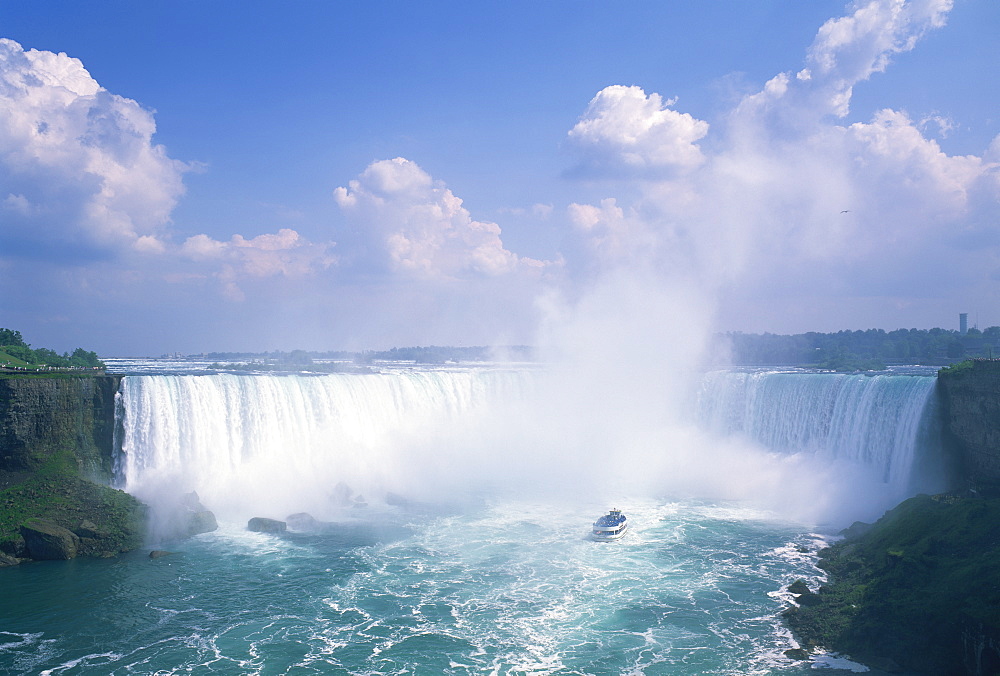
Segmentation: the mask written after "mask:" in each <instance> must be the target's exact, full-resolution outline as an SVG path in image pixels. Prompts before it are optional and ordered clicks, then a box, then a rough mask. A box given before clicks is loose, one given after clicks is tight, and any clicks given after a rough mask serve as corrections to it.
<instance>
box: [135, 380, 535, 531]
mask: <svg viewBox="0 0 1000 676" xmlns="http://www.w3.org/2000/svg"><path fill="white" fill-rule="evenodd" d="M530 375H531V374H530V372H528V371H520V372H519V371H513V370H499V369H496V370H492V369H474V370H464V371H460V370H456V371H447V370H420V371H418V370H408V371H393V372H388V373H377V374H332V375H322V376H297V375H231V374H220V375H152V376H126V377H124V378H123V379H122V385H121V389H120V392H119V408H118V415H119V417H120V419H119V421H118V424H117V427H118V436H119V442H118V443H119V449H120V450H119V458H118V462H117V463H116V468H117V472H118V476H117V481H118V484H119V485H120V486H121V487H122V488H123V489H125V490H126V491H128V492H130V493H132V494H134V495H137V496H139V497H140V498H142V499H144V500H147V501H150V502H156V500H157V496H158V495H161V494H164V495H165V494H168V493H173V494H176V493H178V492H187V491H191V490H194V491H197V492H198V493H199V495H200V496H201V497H202V499H203V500H204V501H205V503H206V504H212V505H213V507H214V508H216V509H220V505H221V506H222V507H221V508H222V509H224V508H225V505H230V506H232V507H233V508H234V510H236V511H240V510H241V509H250V510H251V511H252V509H257V508H264V507H266V506H268V505H272V506H273V508H274V509H275V510H278V509H279V508H284V507H283V505H285V504H289V503H290V502H291V500H290V499H291V498H292V497H293V496H294V498H295V500H297V503H296V504H304V505H307V506H311V507H312V509H317V510H320V511H322V509H323V505H324V504H327V503H329V502H330V500H331V496H333V495H334V494H335V493H336V490H338V489H336V487H337V486H338V484H340V485H341V486H342V487H343V486H345V485H346V486H349V487H350V489H351V490H352V491H353V492H354V493H355V494H360V495H364V492H365V491H373V490H378V491H379V492H380V494H384V493H385V491H387V490H399V489H400V487H402V486H404V485H407V484H410V485H412V484H413V482H414V480H415V479H416V478H426V479H427V481H432V477H430V475H431V474H433V471H434V470H437V469H440V467H438V465H439V464H441V463H444V462H446V461H447V459H446V458H445V457H444V456H443V455H440V451H442V450H443V449H442V448H440V445H442V444H444V443H445V439H446V437H447V435H448V433H449V431H450V430H451V431H453V430H455V429H459V428H461V429H467V427H468V426H469V424H470V421H471V420H472V419H474V418H475V417H476V416H478V415H480V414H481V413H482V411H483V410H485V409H487V408H489V407H490V406H491V405H493V406H496V405H499V404H501V403H502V402H504V401H510V400H515V399H517V398H518V397H519V396H520V395H521V393H523V392H524V391H525V390H526V389H527V387H528V383H529V382H530ZM434 444H438V445H439V447H434ZM339 490H341V491H342V490H343V488H341V489H339ZM341 497H342V496H341ZM280 515H281V514H279V516H280Z"/></svg>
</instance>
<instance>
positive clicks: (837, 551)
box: [785, 495, 1000, 676]
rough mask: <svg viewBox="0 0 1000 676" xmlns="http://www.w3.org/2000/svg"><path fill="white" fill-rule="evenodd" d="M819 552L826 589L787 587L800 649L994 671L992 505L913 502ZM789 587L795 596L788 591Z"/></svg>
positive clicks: (996, 573) (998, 654) (876, 662)
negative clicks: (828, 650) (864, 530)
mask: <svg viewBox="0 0 1000 676" xmlns="http://www.w3.org/2000/svg"><path fill="white" fill-rule="evenodd" d="M854 532H855V533H859V532H860V534H856V535H854V536H853V537H847V538H845V539H844V540H842V541H841V542H838V543H837V544H835V545H834V546H832V547H829V548H828V549H825V550H823V551H822V552H820V555H821V560H820V563H819V565H820V567H821V568H823V569H824V570H826V571H827V573H828V576H829V581H828V582H827V583H826V584H825V585H824V586H822V587H821V588H820V589H819V593H812V592H809V591H808V588H807V587H806V586H805V585H804V584H798V583H796V584H794V585H792V586H790V587H789V591H791V592H792V593H796V592H800V593H799V595H798V596H797V597H796V602H797V606H796V607H793V608H791V609H789V610H788V611H786V613H785V618H786V620H787V621H788V624H789V625H790V626H791V628H792V630H793V632H794V633H795V636H796V638H797V639H798V641H799V643H800V644H801V645H802V646H803V647H804V648H815V647H824V648H828V649H832V650H834V651H837V652H841V653H846V654H848V655H850V656H851V658H852V659H855V660H857V661H860V662H862V663H865V664H867V665H869V666H871V667H874V668H877V669H881V670H883V671H886V670H888V669H887V668H886V665H892V664H896V665H898V666H899V667H900V668H902V669H905V670H906V671H907V672H908V673H915V674H946V675H950V674H955V675H956V676H958V675H963V676H964V675H966V674H968V675H976V676H979V675H981V674H992V673H997V669H998V668H1000V650H998V648H997V646H1000V587H998V586H997V585H996V584H995V581H996V580H998V579H1000V499H998V498H991V499H984V498H978V497H958V496H936V497H930V496H926V495H921V496H917V497H914V498H910V499H909V500H906V501H904V502H903V503H901V504H900V505H899V506H897V507H896V508H895V509H892V510H890V511H889V512H887V513H886V514H885V516H883V517H882V518H881V519H879V520H878V521H877V522H876V523H875V524H874V525H873V526H872V527H871V528H870V529H868V530H867V531H866V532H862V531H861V529H854ZM793 587H794V588H793Z"/></svg>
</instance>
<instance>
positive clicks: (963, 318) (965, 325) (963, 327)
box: [958, 312, 969, 336]
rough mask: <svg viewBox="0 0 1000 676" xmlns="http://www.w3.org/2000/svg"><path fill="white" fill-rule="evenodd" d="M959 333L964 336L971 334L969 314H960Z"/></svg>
mask: <svg viewBox="0 0 1000 676" xmlns="http://www.w3.org/2000/svg"><path fill="white" fill-rule="evenodd" d="M958 332H959V333H961V334H962V335H963V336H964V335H965V334H966V333H968V332H969V313H968V312H960V313H959V314H958Z"/></svg>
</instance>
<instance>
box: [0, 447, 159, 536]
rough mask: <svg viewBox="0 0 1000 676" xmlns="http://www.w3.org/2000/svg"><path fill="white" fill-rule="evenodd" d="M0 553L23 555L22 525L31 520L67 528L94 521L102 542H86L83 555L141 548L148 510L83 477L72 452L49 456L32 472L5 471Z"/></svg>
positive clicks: (0, 493)
mask: <svg viewBox="0 0 1000 676" xmlns="http://www.w3.org/2000/svg"><path fill="white" fill-rule="evenodd" d="M0 479H2V480H3V481H2V483H0V486H4V488H2V489H0V551H2V552H4V553H6V554H8V555H10V556H23V552H22V551H21V548H22V546H23V541H22V539H21V535H20V532H19V527H20V525H21V524H22V523H24V522H25V521H28V520H29V519H33V518H43V519H48V520H50V521H52V522H54V523H56V524H58V525H60V526H62V527H63V528H66V529H68V530H77V529H78V528H79V526H80V524H81V523H83V522H84V521H89V522H91V525H92V526H93V528H94V530H95V531H97V532H99V533H100V534H101V537H100V538H96V539H95V538H90V539H85V540H83V541H82V543H83V545H82V547H81V552H80V553H81V554H82V555H85V556H94V555H108V554H115V553H118V552H123V551H128V550H131V549H135V548H137V547H139V546H141V545H142V539H143V534H144V524H145V507H144V506H143V505H142V504H141V503H140V502H139V501H137V500H136V499H135V498H133V497H132V496H131V495H128V494H127V493H125V492H123V491H119V490H115V489H112V488H108V487H107V486H102V485H100V484H96V483H93V482H91V481H87V480H86V479H83V478H81V477H80V476H79V472H78V470H77V464H76V459H75V457H74V456H73V454H72V453H71V452H69V451H67V452H63V453H60V454H58V455H55V456H53V457H51V458H50V459H49V460H48V461H47V462H46V463H45V464H44V465H43V466H42V467H40V468H39V469H38V470H36V471H34V472H30V473H26V472H24V473H17V474H15V473H2V472H0Z"/></svg>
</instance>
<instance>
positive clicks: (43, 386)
mask: <svg viewBox="0 0 1000 676" xmlns="http://www.w3.org/2000/svg"><path fill="white" fill-rule="evenodd" d="M120 381H121V378H120V377H118V376H100V377H94V378H9V379H3V380H0V471H7V472H31V471H34V470H37V469H38V468H40V467H42V466H43V465H44V464H45V463H46V461H48V460H49V459H51V458H53V457H55V456H58V455H62V454H65V453H70V454H72V456H73V457H74V458H75V459H76V463H77V467H78V470H79V472H80V474H81V476H85V477H88V478H91V479H95V480H98V481H102V482H107V481H108V480H110V478H111V463H112V453H113V451H112V446H113V436H114V419H115V393H116V392H117V391H118V385H119V383H120Z"/></svg>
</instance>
